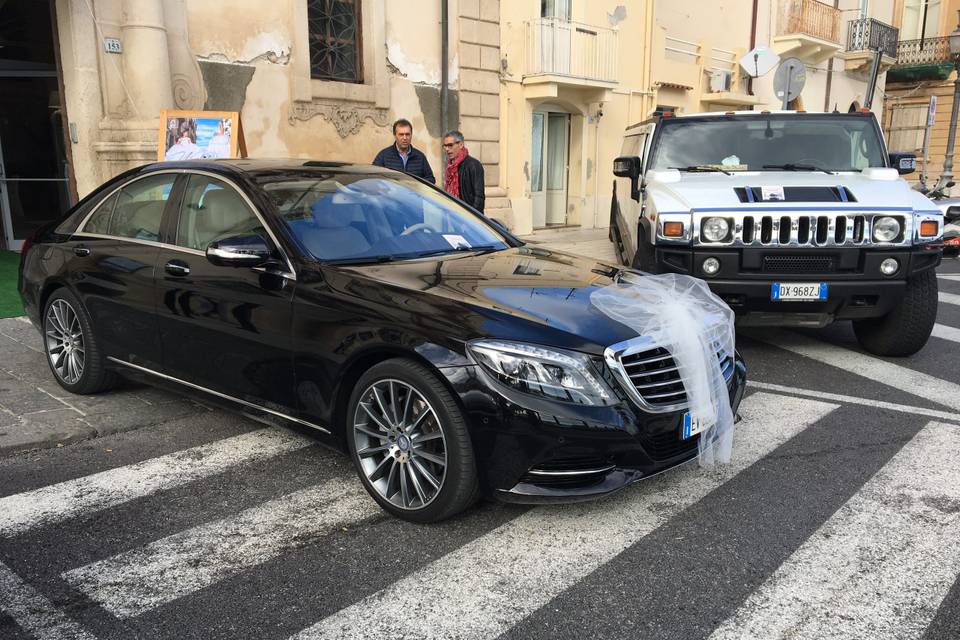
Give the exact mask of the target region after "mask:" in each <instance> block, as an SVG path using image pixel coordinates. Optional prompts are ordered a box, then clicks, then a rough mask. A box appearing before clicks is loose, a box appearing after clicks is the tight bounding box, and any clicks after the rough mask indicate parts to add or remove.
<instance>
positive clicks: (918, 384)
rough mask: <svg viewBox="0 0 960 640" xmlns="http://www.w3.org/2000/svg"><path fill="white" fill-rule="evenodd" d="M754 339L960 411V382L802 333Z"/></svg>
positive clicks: (755, 335) (754, 335)
mask: <svg viewBox="0 0 960 640" xmlns="http://www.w3.org/2000/svg"><path fill="white" fill-rule="evenodd" d="M958 297H960V296H958ZM750 337H751V338H754V339H756V340H762V341H763V342H767V343H769V344H772V345H774V346H776V347H779V348H781V349H785V350H787V351H792V352H793V353H796V354H799V355H801V356H805V357H807V358H810V359H812V360H816V361H818V362H822V363H824V364H828V365H831V366H834V367H837V368H840V369H844V370H845V371H848V372H850V373H853V374H856V375H858V376H863V377H864V378H868V379H870V380H873V381H874V382H878V383H880V384H884V385H888V386H891V387H894V388H896V389H900V390H901V391H904V392H906V393H909V394H912V395H915V396H918V397H920V398H925V399H927V400H930V401H931V402H935V403H937V404H939V405H943V406H945V407H950V408H951V409H955V410H957V411H960V385H958V384H956V383H953V382H949V381H947V380H941V379H940V378H937V377H934V376H931V375H928V374H925V373H921V372H919V371H914V370H913V369H908V368H907V367H904V366H901V365H898V364H894V363H892V362H887V361H886V360H881V359H880V358H875V357H873V356H869V355H867V354H864V353H859V352H857V351H852V350H850V349H845V348H844V347H838V346H837V345H833V344H830V343H827V342H822V341H820V340H816V339H814V338H810V337H807V336H805V335H802V334H799V333H793V332H787V331H764V332H756V333H752V334H750ZM907 362H909V360H907Z"/></svg>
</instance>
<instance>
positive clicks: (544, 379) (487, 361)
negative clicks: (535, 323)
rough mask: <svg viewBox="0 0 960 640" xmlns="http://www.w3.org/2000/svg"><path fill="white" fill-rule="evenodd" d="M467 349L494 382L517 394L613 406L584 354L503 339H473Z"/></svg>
mask: <svg viewBox="0 0 960 640" xmlns="http://www.w3.org/2000/svg"><path fill="white" fill-rule="evenodd" d="M467 349H468V351H469V352H470V354H471V355H472V356H473V358H474V360H476V361H477V362H479V363H480V364H481V365H482V366H483V367H484V368H485V369H486V370H487V371H489V372H490V373H491V374H493V375H494V377H496V378H497V380H499V381H500V382H502V383H503V384H505V385H507V386H509V387H512V388H514V389H516V390H517V391H522V392H524V393H529V394H532V395H537V396H543V397H546V398H551V399H553V400H561V401H564V402H574V403H577V404H589V405H610V404H613V403H614V397H613V393H612V392H611V391H610V388H609V387H608V386H607V385H606V384H605V383H604V382H603V380H602V379H601V378H600V377H599V376H598V375H597V373H596V371H595V369H594V366H593V363H592V362H591V360H590V357H589V356H587V355H585V354H582V353H577V352H575V351H564V350H560V349H553V348H548V347H541V346H538V345H534V344H526V343H523V342H508V341H505V340H476V341H474V342H471V343H469V344H468V345H467Z"/></svg>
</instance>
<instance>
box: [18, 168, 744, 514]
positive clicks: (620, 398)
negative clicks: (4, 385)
mask: <svg viewBox="0 0 960 640" xmlns="http://www.w3.org/2000/svg"><path fill="white" fill-rule="evenodd" d="M623 273H624V272H623V271H621V269H620V268H619V267H615V266H611V265H608V264H603V263H598V262H596V261H595V260H590V259H586V258H582V257H577V256H574V255H568V254H565V253H559V252H555V251H549V250H546V249H543V248H539V247H535V246H529V245H525V244H524V243H523V242H521V241H520V240H518V239H517V238H515V237H513V236H512V235H511V234H510V233H509V232H508V231H507V230H506V229H505V228H503V227H502V226H501V225H500V224H498V223H496V222H494V221H492V220H489V219H487V218H485V217H483V215H481V214H479V213H477V212H476V211H474V210H472V209H470V208H469V207H467V206H466V205H464V204H463V203H461V202H460V201H459V200H456V199H454V198H452V197H450V196H448V195H446V194H445V193H443V192H442V191H440V190H438V189H436V188H435V187H433V186H431V185H427V184H426V183H424V182H421V181H419V180H418V179H416V178H412V177H410V176H407V175H404V174H401V173H397V172H393V171H390V170H386V169H382V168H378V167H369V166H356V165H349V164H344V163H330V162H312V161H310V162H305V161H303V160H279V161H264V160H229V161H215V162H206V161H191V162H180V163H157V164H152V165H149V166H145V167H142V168H139V169H135V170H132V171H129V172H127V173H124V174H123V175H120V176H118V177H117V178H115V179H113V180H111V181H110V182H108V183H107V184H105V185H103V186H102V187H101V188H100V189H98V190H96V191H95V192H94V193H92V194H91V195H89V196H88V197H87V198H85V199H84V200H83V201H81V202H80V203H79V204H78V205H77V206H76V207H74V208H73V209H72V210H71V211H70V212H68V213H67V214H66V216H64V218H63V219H61V220H59V221H58V222H56V223H54V224H52V225H50V226H48V227H46V228H44V229H41V230H40V231H39V232H38V233H37V234H35V236H34V237H33V238H31V239H30V241H28V242H27V243H26V244H25V245H24V248H23V256H22V263H21V274H20V282H19V287H20V293H21V295H22V297H23V301H24V305H25V308H26V310H27V313H28V315H29V317H30V319H31V320H32V322H33V323H34V324H35V325H36V327H37V328H38V329H39V330H40V331H41V333H42V336H43V340H44V343H45V346H46V355H47V360H48V362H49V365H50V369H51V371H52V374H53V376H54V377H55V378H56V380H57V382H58V383H59V384H60V385H61V386H62V387H63V388H65V389H66V390H68V391H71V392H73V393H81V394H86V393H96V392H101V391H104V390H106V389H109V388H110V386H111V385H112V384H114V382H115V381H116V377H117V375H118V374H123V375H126V376H132V377H136V378H140V379H149V380H153V381H154V382H157V383H160V384H164V385H174V386H177V387H179V388H181V389H184V390H186V391H188V392H191V393H200V394H204V395H206V396H207V397H209V398H211V399H213V400H215V401H218V402H222V403H224V404H225V405H227V406H229V407H232V408H241V409H243V410H244V411H246V412H253V413H255V414H256V415H258V416H259V417H261V418H263V419H268V420H271V421H273V422H279V423H282V424H287V425H290V424H296V425H306V426H309V427H312V428H313V429H315V430H316V433H317V437H318V438H319V439H320V440H321V441H322V442H323V443H324V444H326V445H329V446H332V447H334V448H336V449H338V450H341V451H343V452H345V453H347V454H348V455H349V456H350V457H351V458H352V460H353V462H354V464H355V466H356V468H357V471H358V475H359V477H360V480H361V481H362V483H363V484H364V486H365V487H366V489H367V490H368V491H369V493H370V495H371V496H372V497H373V498H374V499H375V500H376V501H377V502H378V503H379V504H380V505H381V506H382V507H383V508H384V509H385V510H387V511H388V512H390V513H392V514H394V515H396V516H398V517H401V518H405V519H408V520H412V521H415V522H433V521H438V520H441V519H444V518H447V517H450V516H452V515H454V514H456V513H458V512H460V511H462V510H463V509H466V508H467V507H469V506H470V505H471V504H472V503H473V502H474V501H476V500H477V499H478V498H479V497H480V496H482V495H490V496H494V497H499V498H501V499H504V500H508V501H516V502H538V501H540V502H542V501H548V502H549V501H569V500H582V499H587V498H591V497H595V496H599V495H603V494H606V493H609V492H611V491H614V490H616V489H619V488H621V487H623V486H625V485H627V484H629V483H631V482H633V481H636V480H639V479H642V478H645V477H647V476H650V475H652V474H655V473H658V472H660V471H662V470H664V469H667V468H670V467H672V466H676V465H678V464H681V463H683V462H686V461H688V460H691V459H693V458H695V457H696V456H697V453H698V442H697V440H698V436H697V435H692V436H691V435H689V428H688V429H687V433H685V432H684V429H683V424H684V416H685V415H687V416H689V414H688V413H687V412H686V401H687V399H686V395H685V393H686V392H685V389H684V385H683V383H682V382H681V380H680V378H679V374H678V373H677V369H678V367H677V366H675V363H674V362H673V360H672V358H671V354H670V353H669V352H668V351H666V350H664V349H663V348H662V347H661V346H658V345H657V344H651V343H650V341H649V340H647V339H645V338H644V336H638V335H637V332H636V331H635V330H632V329H631V328H630V327H629V326H626V325H625V324H621V323H619V322H617V321H615V320H613V319H611V318H610V317H607V316H605V315H603V314H602V313H599V312H598V311H597V309H596V308H595V307H593V306H592V305H591V302H590V294H591V293H592V292H594V291H596V290H597V289H598V288H599V287H607V286H610V285H611V284H612V283H614V282H616V281H617V280H618V278H619V277H620V276H621V275H622V274H623ZM708 329H709V328H708V327H704V331H706V330H708ZM618 345H619V347H618V348H617V349H616V350H614V351H613V352H611V350H610V347H614V346H618ZM624 345H626V346H625V347H624ZM730 351H733V349H732V348H731V349H730ZM611 353H612V354H613V355H612V356H611ZM628 357H629V358H630V361H629V362H626V361H625V359H626V358H628ZM621 358H623V360H621ZM717 358H718V362H719V363H720V366H721V367H722V373H723V376H724V378H725V379H726V385H727V391H728V393H729V400H730V402H731V405H732V407H733V409H734V412H735V411H736V405H737V404H738V403H739V400H740V397H741V395H742V393H743V388H744V380H745V368H744V366H743V363H742V361H741V360H740V358H739V356H738V355H737V354H736V353H735V352H722V351H721V352H718V353H717ZM626 368H630V373H629V375H628V374H627V373H626ZM721 393H722V392H721ZM726 399H727V398H724V400H726ZM686 422H687V424H688V425H689V419H688V420H687V421H686ZM685 436H686V437H685Z"/></svg>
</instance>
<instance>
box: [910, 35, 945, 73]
mask: <svg viewBox="0 0 960 640" xmlns="http://www.w3.org/2000/svg"><path fill="white" fill-rule="evenodd" d="M948 62H951V57H950V40H949V38H947V37H942V38H921V39H920V40H901V41H900V43H899V45H897V66H898V67H903V66H908V65H918V64H943V63H948Z"/></svg>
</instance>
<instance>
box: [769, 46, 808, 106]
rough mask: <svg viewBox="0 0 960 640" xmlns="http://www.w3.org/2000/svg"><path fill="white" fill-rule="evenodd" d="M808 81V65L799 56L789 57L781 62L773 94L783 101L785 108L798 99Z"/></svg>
mask: <svg viewBox="0 0 960 640" xmlns="http://www.w3.org/2000/svg"><path fill="white" fill-rule="evenodd" d="M806 82H807V67H806V65H804V64H803V60H800V59H799V58H787V59H786V60H784V61H783V62H781V63H780V67H779V68H778V69H777V73H776V74H774V76H773V94H774V95H775V96H777V97H778V98H780V99H781V100H782V101H783V108H784V109H786V108H787V103H789V102H790V101H792V100H796V99H797V96H799V95H800V92H801V91H803V85H804V84H806Z"/></svg>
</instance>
